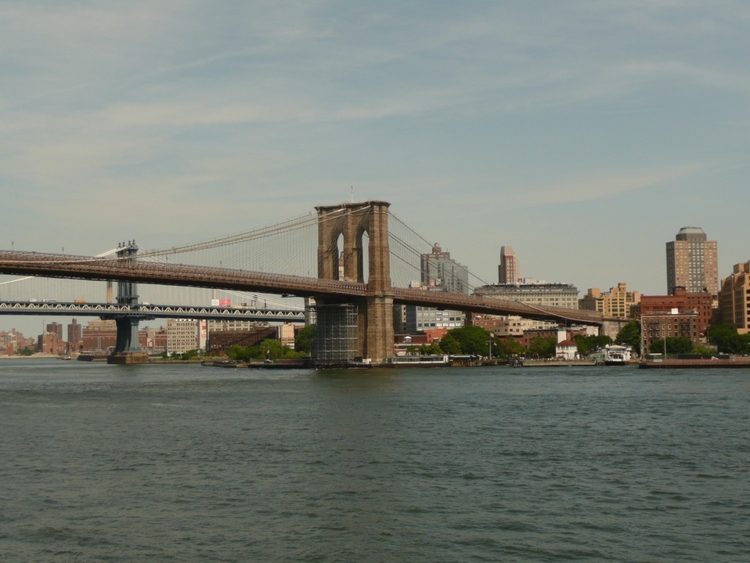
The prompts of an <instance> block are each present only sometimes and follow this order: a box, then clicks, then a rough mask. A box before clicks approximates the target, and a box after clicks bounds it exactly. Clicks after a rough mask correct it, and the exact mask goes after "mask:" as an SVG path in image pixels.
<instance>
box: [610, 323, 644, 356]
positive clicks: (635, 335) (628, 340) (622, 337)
mask: <svg viewBox="0 0 750 563" xmlns="http://www.w3.org/2000/svg"><path fill="white" fill-rule="evenodd" d="M615 342H617V343H618V344H625V345H626V346H630V347H631V348H633V350H640V349H641V323H639V322H638V321H629V322H628V323H626V324H625V326H623V327H622V328H621V329H620V332H618V333H617V336H616V337H615Z"/></svg>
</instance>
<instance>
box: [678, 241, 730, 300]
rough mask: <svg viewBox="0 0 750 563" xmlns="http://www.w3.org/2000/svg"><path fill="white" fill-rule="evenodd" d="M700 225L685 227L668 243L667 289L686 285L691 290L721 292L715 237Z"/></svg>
mask: <svg viewBox="0 0 750 563" xmlns="http://www.w3.org/2000/svg"><path fill="white" fill-rule="evenodd" d="M706 239H707V237H706V233H704V232H703V229H701V228H699V227H683V228H682V229H680V232H679V233H677V236H676V237H675V240H673V241H669V242H668V243H667V293H669V294H670V295H671V294H672V293H674V289H675V287H684V288H685V289H686V290H687V292H688V293H700V292H701V291H706V292H708V293H710V294H711V295H712V296H714V297H716V296H718V294H719V258H718V250H717V245H716V241H715V240H706Z"/></svg>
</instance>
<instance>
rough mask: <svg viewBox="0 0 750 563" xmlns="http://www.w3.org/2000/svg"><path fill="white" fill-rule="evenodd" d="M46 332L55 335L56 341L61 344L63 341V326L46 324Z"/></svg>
mask: <svg viewBox="0 0 750 563" xmlns="http://www.w3.org/2000/svg"><path fill="white" fill-rule="evenodd" d="M46 330H47V332H51V333H54V334H56V335H57V340H58V341H60V342H62V341H63V325H61V324H60V323H57V322H55V323H49V324H47V328H46Z"/></svg>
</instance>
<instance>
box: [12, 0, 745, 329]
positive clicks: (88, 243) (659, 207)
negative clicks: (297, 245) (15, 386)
mask: <svg viewBox="0 0 750 563" xmlns="http://www.w3.org/2000/svg"><path fill="white" fill-rule="evenodd" d="M540 7H541V9H538V8H540ZM748 24H750V7H748V6H747V5H746V4H744V3H742V2H733V1H727V2H722V3H720V4H712V5H704V4H703V3H701V2H691V1H686V2H682V3H679V4H674V3H664V2H645V1H636V0H633V1H631V2H619V1H618V2H614V1H611V2H608V1H602V2H598V3H596V5H591V3H588V2H567V3H564V5H563V4H561V3H556V2H541V3H539V4H536V5H534V6H532V5H529V4H518V5H503V6H499V5H492V4H476V5H471V6H469V7H465V6H457V5H455V4H453V3H448V2H429V3H426V2H421V3H420V2H416V3H410V4H409V5H402V4H399V3H385V4H380V5H379V6H378V8H377V9H376V8H374V7H367V6H365V7H354V6H350V5H348V4H347V3H343V2H326V3H322V2H309V3H305V4H304V5H296V6H275V5H273V4H271V5H262V4H254V5H252V6H241V7H238V6H237V5H236V4H234V3H226V2H213V3H205V2H197V3H192V4H190V5H189V6H180V7H175V6H171V5H169V6H168V5H165V4H159V3H156V4H155V3H135V4H133V3H110V4H108V5H107V6H100V7H90V6H88V7H87V6H83V5H80V4H78V3H72V2H62V3H56V4H55V9H54V10H52V9H50V8H46V7H45V6H44V5H28V4H27V3H21V2H10V3H6V4H5V5H4V7H3V8H0V45H2V47H3V49H2V52H3V53H4V54H3V56H2V57H0V77H2V78H0V84H2V86H3V88H2V89H1V90H0V131H1V132H2V135H0V170H2V172H1V173H0V185H2V194H3V204H4V205H3V209H2V211H0V218H1V219H2V221H0V247H2V248H11V247H14V248H16V249H23V250H39V251H50V252H59V251H60V250H61V249H62V248H63V247H64V248H65V250H66V252H71V253H76V254H89V255H93V254H98V253H99V252H102V251H105V250H108V249H109V248H112V247H113V246H114V245H115V244H116V243H117V241H119V240H130V239H134V238H135V239H137V240H138V241H139V242H142V243H143V244H145V245H147V246H149V247H166V246H170V245H173V244H183V243H187V242H191V241H195V240H206V239H210V238H214V237H216V236H222V235H225V234H228V233H232V232H242V231H245V230H248V229H251V228H255V227H259V226H262V225H264V224H268V223H272V222H275V221H277V220H281V219H285V218H289V217H293V216H298V215H300V214H303V213H307V212H309V211H311V210H312V209H313V207H314V206H315V205H321V204H330V203H336V202H339V201H343V200H348V199H349V197H350V189H351V187H352V186H353V188H354V195H355V198H356V199H357V200H365V199H384V200H387V201H390V202H391V203H392V204H393V205H392V210H393V212H394V213H396V214H397V215H398V216H399V217H402V218H403V219H404V220H406V221H407V222H408V223H410V224H413V225H414V227H415V228H416V230H417V231H418V232H420V234H423V235H424V236H426V237H427V238H428V239H431V240H435V241H437V240H439V241H440V242H441V243H442V246H443V248H444V249H445V250H446V251H448V252H450V253H451V255H452V256H454V257H455V258H456V259H457V260H459V261H460V262H461V263H462V264H466V265H467V266H468V267H469V269H470V271H471V272H473V273H474V274H476V275H477V276H479V277H480V279H482V280H485V281H487V282H488V283H491V282H493V281H494V280H495V279H497V273H496V272H497V254H498V251H499V249H500V247H501V246H502V245H512V247H513V248H514V250H515V252H516V253H517V255H518V256H519V257H521V261H522V262H523V265H524V274H525V275H528V276H531V277H536V278H541V279H546V280H549V281H553V282H565V283H572V284H574V285H575V286H576V287H578V288H580V289H581V290H582V291H585V289H586V288H589V287H602V288H605V287H612V286H615V285H616V284H617V283H619V282H626V283H627V284H628V287H630V288H633V289H634V290H637V291H641V292H643V293H644V294H660V293H662V292H663V291H664V287H665V286H666V272H665V269H664V259H665V257H664V244H665V243H666V242H667V241H669V240H672V239H673V237H674V233H675V232H677V230H678V229H679V228H681V227H684V226H686V225H698V226H700V227H701V228H703V229H704V231H705V232H706V233H708V234H709V236H710V238H711V240H716V241H717V242H718V243H719V247H720V248H719V256H718V264H719V277H720V278H723V277H726V276H728V275H730V274H731V272H732V266H733V264H735V263H740V262H746V261H747V260H748V259H750V255H749V254H750V252H749V251H748V249H747V245H746V243H745V241H744V239H743V237H742V231H741V225H742V224H744V223H743V221H744V219H745V218H744V210H745V209H747V208H748V206H749V205H750V191H749V190H747V189H746V188H745V186H744V183H745V181H746V180H745V178H746V176H747V171H748V162H747V154H748V149H749V148H750V147H749V146H748V144H749V142H748V137H747V134H746V131H747V123H748V103H747V99H748V96H747V94H748V91H750V71H749V70H748V69H747V65H746V64H745V62H744V60H745V55H744V53H746V51H747V47H748V41H749V40H748V37H750V35H749V34H748V33H747V31H748V30H747V28H748ZM187 30H190V32H187ZM118 209H121V210H122V211H120V212H119V213H118V212H117V210H118ZM206 217H215V218H217V219H216V220H213V221H212V220H208V221H207V220H206ZM473 283H474V284H475V285H479V284H477V283H476V280H474V281H473ZM8 328H10V327H8Z"/></svg>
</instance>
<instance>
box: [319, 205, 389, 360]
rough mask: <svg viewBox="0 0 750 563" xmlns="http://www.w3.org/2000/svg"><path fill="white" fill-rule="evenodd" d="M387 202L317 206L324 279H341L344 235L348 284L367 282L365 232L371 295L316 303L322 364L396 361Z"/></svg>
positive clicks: (321, 272)
mask: <svg viewBox="0 0 750 563" xmlns="http://www.w3.org/2000/svg"><path fill="white" fill-rule="evenodd" d="M389 207H390V203H387V202H385V201H367V202H363V203H342V204H339V205H331V206H319V207H316V208H315V209H316V211H317V212H318V278H319V279H324V280H338V279H340V276H339V259H340V256H339V249H338V241H339V237H341V236H343V280H344V281H351V282H358V283H364V281H365V280H364V273H365V272H364V252H363V245H362V240H363V236H364V234H365V233H367V235H368V238H369V243H368V247H367V248H368V257H369V260H368V279H367V289H368V294H369V295H368V296H367V297H365V298H362V299H359V300H355V301H352V299H351V298H347V299H345V300H341V301H336V300H333V299H330V298H327V299H325V300H323V299H317V300H316V307H315V309H316V315H317V320H316V324H317V331H316V332H317V335H316V339H315V340H316V344H315V352H316V354H315V361H316V363H317V364H318V365H323V366H324V365H341V364H344V363H345V362H346V361H347V360H351V359H353V358H355V357H362V358H369V359H370V360H371V361H372V363H374V364H381V363H383V362H384V361H386V360H387V359H388V358H391V357H393V339H394V334H393V292H392V289H391V265H390V250H389V247H388V208H389Z"/></svg>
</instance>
